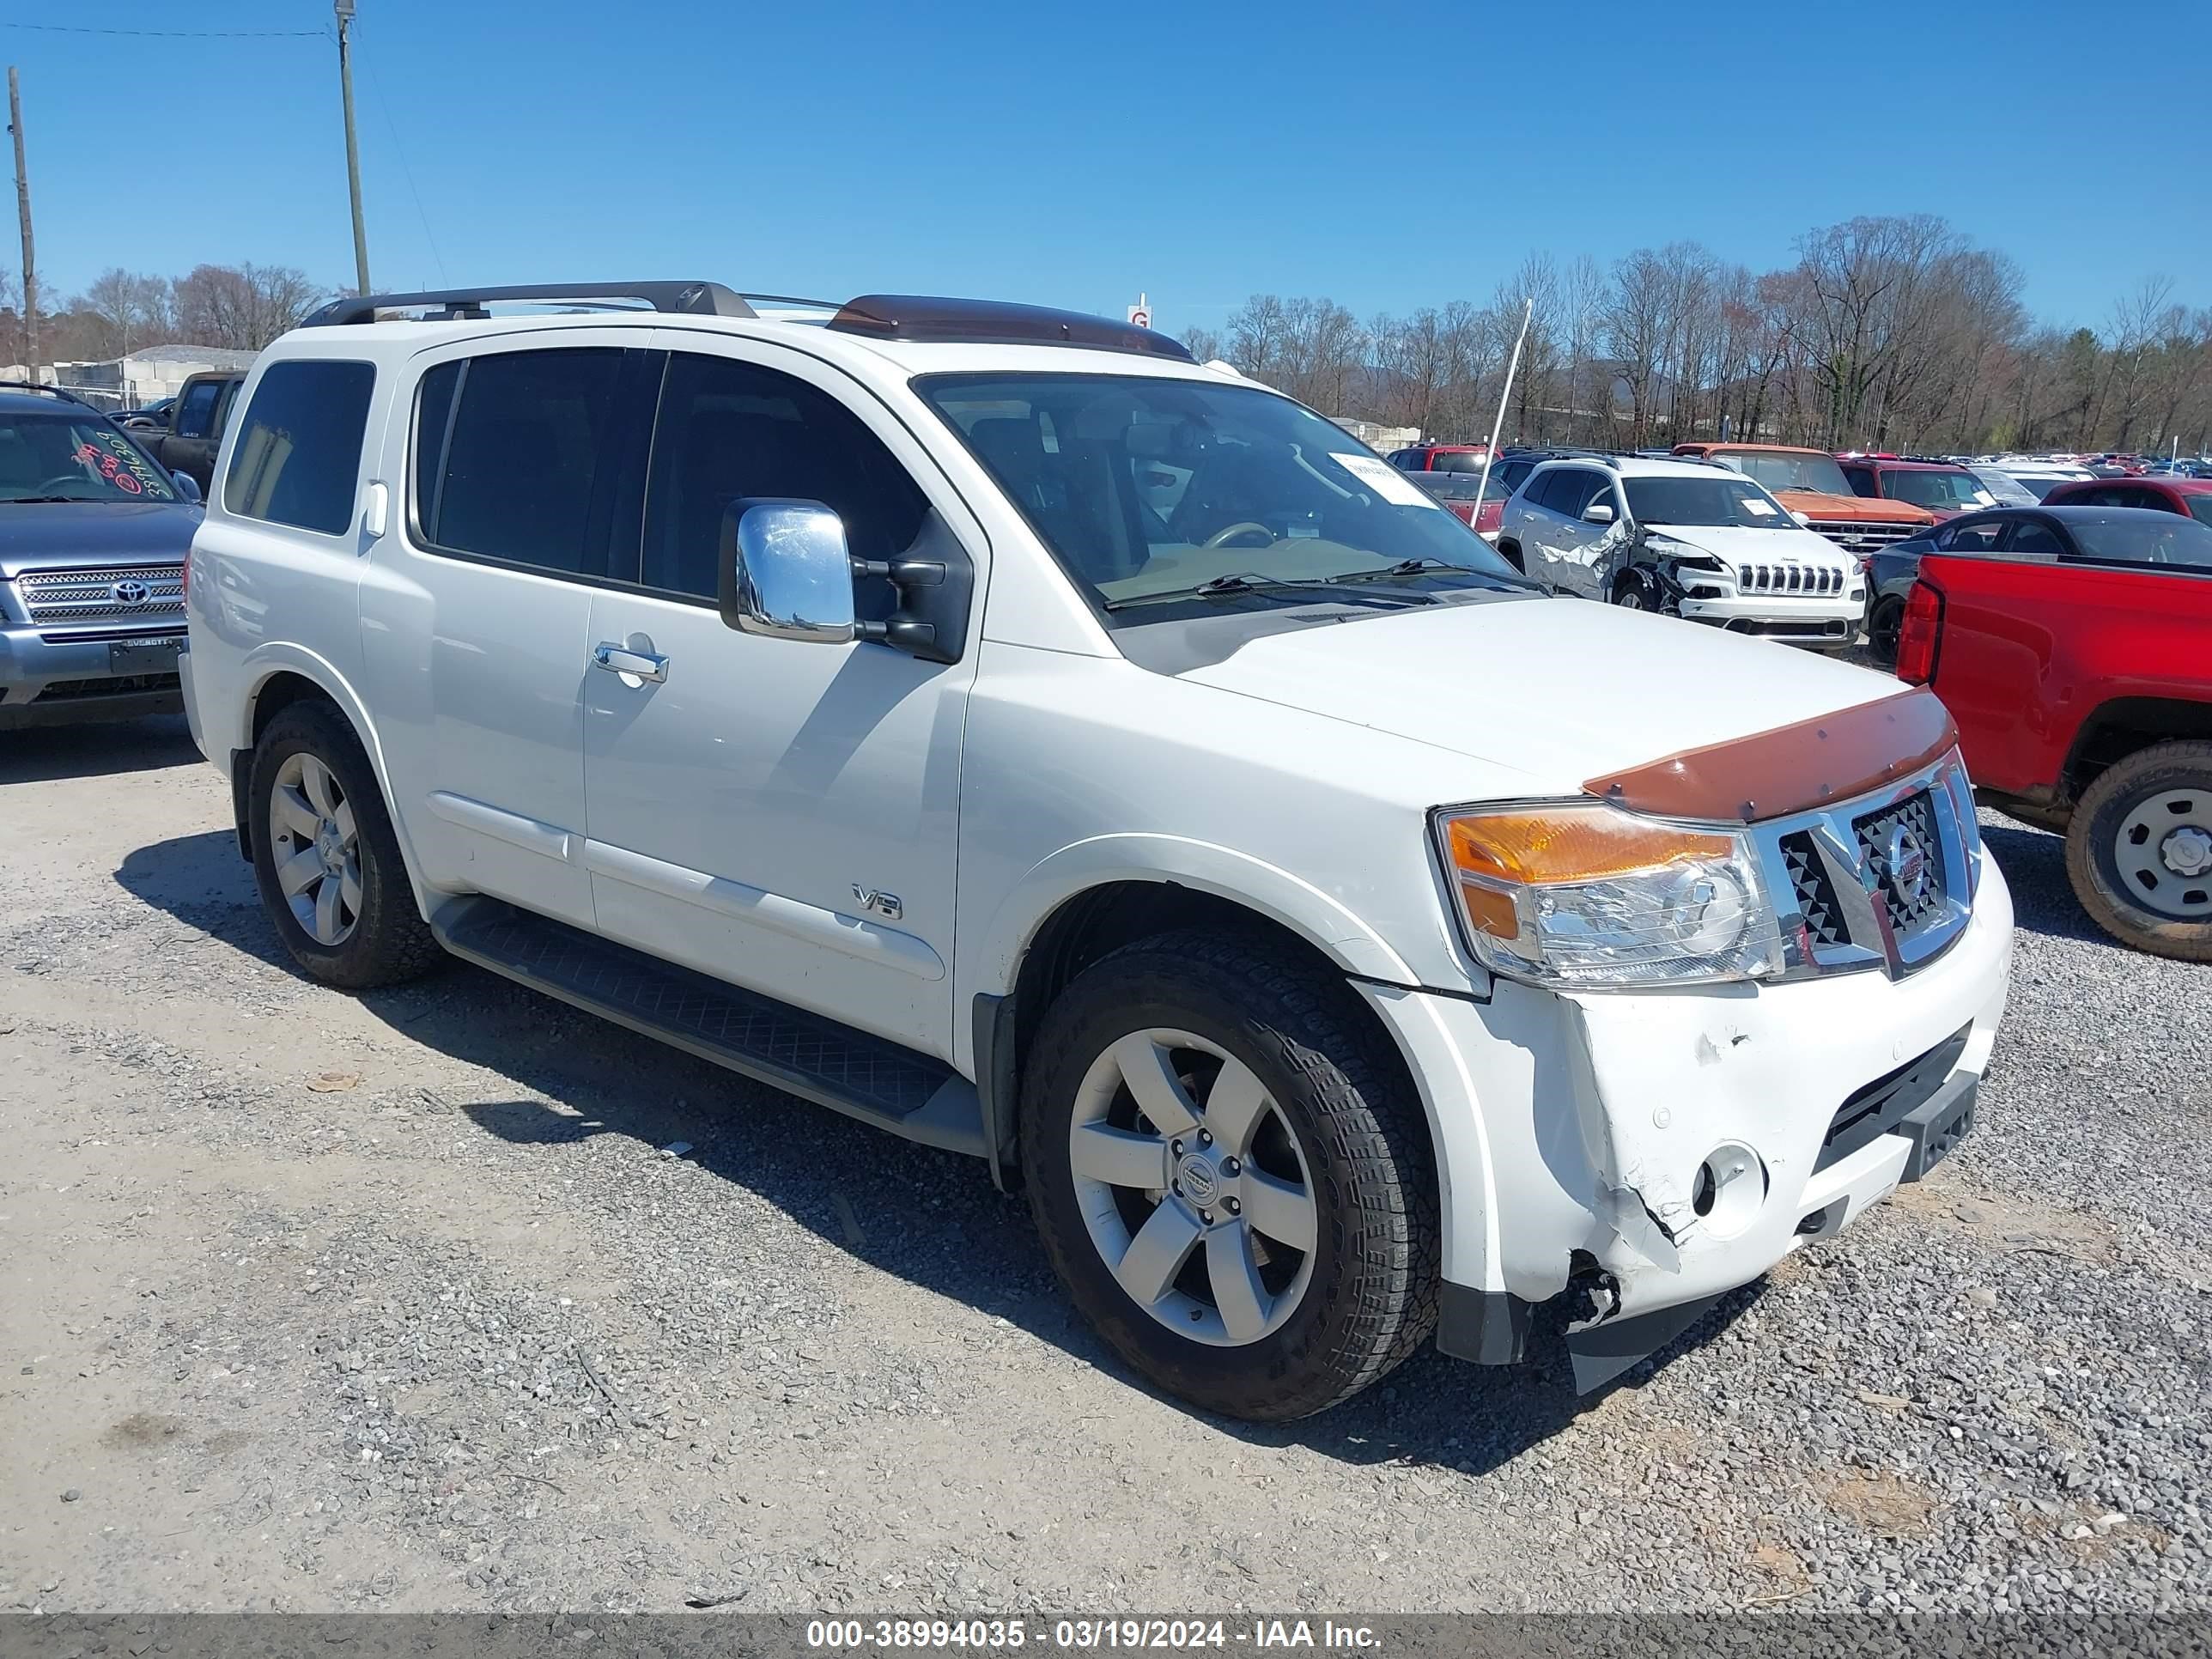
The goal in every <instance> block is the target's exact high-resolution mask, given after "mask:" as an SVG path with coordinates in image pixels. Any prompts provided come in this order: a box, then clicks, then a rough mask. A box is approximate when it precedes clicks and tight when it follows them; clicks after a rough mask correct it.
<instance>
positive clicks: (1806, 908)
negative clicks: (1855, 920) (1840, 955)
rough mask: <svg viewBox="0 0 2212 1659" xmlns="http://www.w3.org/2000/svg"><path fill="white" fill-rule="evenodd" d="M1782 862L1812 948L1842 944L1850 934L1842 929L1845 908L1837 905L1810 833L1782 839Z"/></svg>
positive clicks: (1831, 885) (1826, 867) (1833, 891)
mask: <svg viewBox="0 0 2212 1659" xmlns="http://www.w3.org/2000/svg"><path fill="white" fill-rule="evenodd" d="M1782 862H1783V864H1784V866H1785V867H1786V869H1787V870H1788V872H1789V875H1790V891H1791V892H1793V893H1795V894H1796V896H1797V908H1798V909H1799V910H1800V911H1802V913H1803V915H1804V917H1805V927H1806V931H1807V932H1808V933H1809V934H1810V936H1811V938H1812V940H1813V943H1814V944H1815V945H1842V944H1844V943H1846V942H1848V941H1849V939H1850V934H1849V933H1846V932H1844V907H1843V906H1842V905H1841V904H1839V903H1838V902H1837V900H1836V885H1835V883H1834V882H1832V881H1831V880H1830V879H1829V878H1828V866H1826V864H1824V863H1822V862H1821V860H1820V848H1818V847H1816V846H1815V845H1814V842H1813V836H1812V834H1811V832H1810V831H1808V830H1803V829H1800V830H1799V831H1797V833H1796V834H1795V835H1790V836H1783V838H1782Z"/></svg>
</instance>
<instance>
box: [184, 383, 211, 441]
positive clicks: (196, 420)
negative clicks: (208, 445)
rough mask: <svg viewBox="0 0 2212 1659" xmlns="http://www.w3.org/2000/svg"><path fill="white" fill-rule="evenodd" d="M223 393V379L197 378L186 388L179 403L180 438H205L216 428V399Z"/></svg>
mask: <svg viewBox="0 0 2212 1659" xmlns="http://www.w3.org/2000/svg"><path fill="white" fill-rule="evenodd" d="M221 396H222V381H221V380H195V381H193V382H192V383H191V385H190V386H186V387H185V395H184V398H182V400H181V401H179V403H178V404H177V424H176V427H175V431H176V435H178V436H179V438H204V437H206V436H207V435H209V434H210V433H211V432H213V431H214V430H215V429H216V428H215V405H216V398H220V397H221Z"/></svg>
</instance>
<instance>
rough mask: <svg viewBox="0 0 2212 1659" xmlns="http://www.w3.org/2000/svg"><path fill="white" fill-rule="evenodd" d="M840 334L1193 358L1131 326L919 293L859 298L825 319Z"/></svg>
mask: <svg viewBox="0 0 2212 1659" xmlns="http://www.w3.org/2000/svg"><path fill="white" fill-rule="evenodd" d="M829 326H830V327H831V328H833V329H836V331H839V332H840V333H842V334H858V335H861V336H863V337H866V338H868V339H872V340H913V341H928V342H959V343H965V344H970V345H1066V346H1088V347H1091V349H1094V350H1102V351H1127V352H1130V353H1132V354H1133V355H1135V356H1144V357H1172V358H1174V359H1175V360H1176V362H1184V363H1188V362H1196V361H1197V359H1196V358H1194V357H1193V356H1191V355H1190V352H1189V349H1188V348H1187V347H1185V346H1184V344H1183V343H1182V341H1180V340H1176V339H1171V338H1170V337H1168V336H1167V335H1164V334H1155V333H1153V332H1152V330H1150V329H1148V328H1139V327H1138V326H1137V325H1135V324H1134V323H1117V322H1115V320H1114V319H1112V318H1110V317H1093V316H1091V315H1089V314H1088V313H1085V312H1080V311H1054V310H1052V309H1050V308H1048V307H1044V306H1022V305H1013V304H1010V303H1008V302H1006V301H999V300H948V299H940V298H937V297H934V296H933V295H921V294H863V295H861V296H860V298H859V299H857V300H848V301H846V302H845V304H844V305H843V306H842V307H841V308H840V309H839V310H838V313H837V314H836V316H835V317H832V318H831V319H829Z"/></svg>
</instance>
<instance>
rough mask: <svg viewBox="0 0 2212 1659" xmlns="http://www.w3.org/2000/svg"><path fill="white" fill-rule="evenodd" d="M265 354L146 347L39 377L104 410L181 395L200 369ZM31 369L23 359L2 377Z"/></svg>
mask: <svg viewBox="0 0 2212 1659" xmlns="http://www.w3.org/2000/svg"><path fill="white" fill-rule="evenodd" d="M258 356H260V353H258V352H255V351H233V350H231V349H228V347H225V346H204V345H149V346H141V347H139V348H138V349H137V350H135V351H131V352H128V353H126V354H125V355H124V356H120V357H111V358H109V359H108V360H107V361H106V362H97V363H48V364H42V365H41V366H40V373H39V380H40V383H41V384H43V385H46V386H67V387H68V388H69V389H70V391H72V392H76V394H77V395H78V396H80V397H82V398H83V399H84V400H85V401H86V402H87V403H89V404H98V405H99V406H100V408H102V409H137V408H139V407H141V406H142V405H143V404H150V403H153V402H154V401H155V400H156V399H157V398H169V397H173V396H175V395H176V392H177V390H178V388H179V387H180V386H183V385H184V383H185V380H187V379H188V378H190V377H191V376H192V375H194V374H205V373H207V372H208V371H210V370H211V369H233V368H251V367H252V362H253V360H254V359H255V358H256V357H258ZM30 378H31V377H30V374H29V372H28V371H27V369H25V368H23V366H22V365H21V364H20V363H18V364H16V365H15V366H14V367H13V368H6V369H0V380H28V379H30Z"/></svg>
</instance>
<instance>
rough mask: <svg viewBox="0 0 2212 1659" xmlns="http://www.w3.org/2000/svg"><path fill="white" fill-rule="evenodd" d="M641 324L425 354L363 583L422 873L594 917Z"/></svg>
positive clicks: (645, 416) (649, 370)
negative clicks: (587, 758) (598, 776)
mask: <svg viewBox="0 0 2212 1659" xmlns="http://www.w3.org/2000/svg"><path fill="white" fill-rule="evenodd" d="M643 341H644V337H643V336H642V335H641V332H640V331H638V330H635V329H619V330H617V329H589V328H563V329H559V330H551V329H548V330H544V331H529V332H523V333H507V334H501V335H498V336H494V337H488V338H484V339H480V340H477V341H475V342H472V343H463V344H458V345H449V346H445V347H441V348H439V349H435V350H433V351H430V352H426V353H424V354H423V355H422V356H421V357H419V358H417V359H416V362H417V363H418V364H419V365H421V368H422V376H421V380H420V383H419V386H418V387H417V389H416V395H415V407H414V411H413V420H412V422H411V423H410V422H409V421H408V420H407V419H405V418H404V417H402V418H398V419H395V420H393V421H392V422H388V423H387V427H388V429H389V431H390V434H391V435H390V436H389V437H388V438H387V440H386V449H385V454H384V461H383V471H382V472H381V474H380V477H381V478H382V479H383V480H385V481H387V483H388V485H389V486H390V487H391V488H392V491H393V494H394V496H395V501H394V510H393V511H392V522H391V525H390V528H389V531H388V533H387V534H386V536H385V537H384V538H382V539H381V540H380V541H379V542H378V543H377V544H376V546H375V549H374V556H373V564H372V568H371V571H370V573H369V575H368V578H367V579H366V580H364V582H363V584H362V654H363V658H364V660H365V663H366V671H367V674H368V679H369V684H368V689H367V692H366V697H367V701H368V703H369V706H370V707H372V708H376V709H378V711H379V712H380V715H381V716H382V717H383V723H382V731H381V733H380V735H381V737H382V739H383V741H384V743H385V745H386V750H387V752H388V753H389V754H390V756H391V757H392V758H391V763H390V772H391V776H392V788H393V793H394V795H395V797H396V798H397V799H395V803H394V804H395V805H397V806H398V809H399V810H400V811H403V812H404V813H405V814H406V817H407V820H408V823H409V825H410V830H411V832H412V836H413V843H414V846H415V848H416V856H417V859H418V861H419V863H420V864H421V866H422V874H423V876H424V878H425V879H426V880H427V881H428V882H429V883H430V884H433V885H436V886H440V887H445V888H448V889H451V890H459V891H475V892H482V893H488V894H490V895H491V896H494V897H496V898H501V899H505V900H507V901H508V902H512V903H514V904H518V905H520V906H522V907H523V908H526V909H529V910H533V911H537V912H538V913H540V914H541V915H549V916H552V917H555V918H556V919H558V920H561V921H569V922H574V923H575V924H577V925H579V926H582V927H591V926H592V922H593V918H592V893H591V878H590V876H589V875H588V873H587V872H586V869H585V865H584V833H585V816H584V754H583V731H584V694H585V690H586V679H587V678H588V677H589V676H590V675H591V672H592V670H591V666H590V664H591V651H590V644H591V637H590V634H591V621H592V596H593V594H594V593H595V592H597V587H596V586H595V584H598V583H601V582H604V581H605V580H606V579H607V546H608V541H609V537H610V526H611V525H612V524H613V523H614V522H615V521H616V520H617V517H618V516H619V514H620V513H622V512H623V510H624V509H625V508H627V510H628V511H629V512H631V513H635V502H636V499H637V497H638V495H640V494H641V491H642V489H643V478H644V457H645V447H646V444H647V441H648V439H649V436H650V432H651V416H652V404H651V392H652V386H653V380H654V378H655V370H656V368H657V365H658V362H659V359H658V356H657V355H656V354H655V353H653V352H652V351H649V350H647V349H641V346H642V344H643ZM410 424H411V431H412V436H411V440H410V437H409V433H410Z"/></svg>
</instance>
